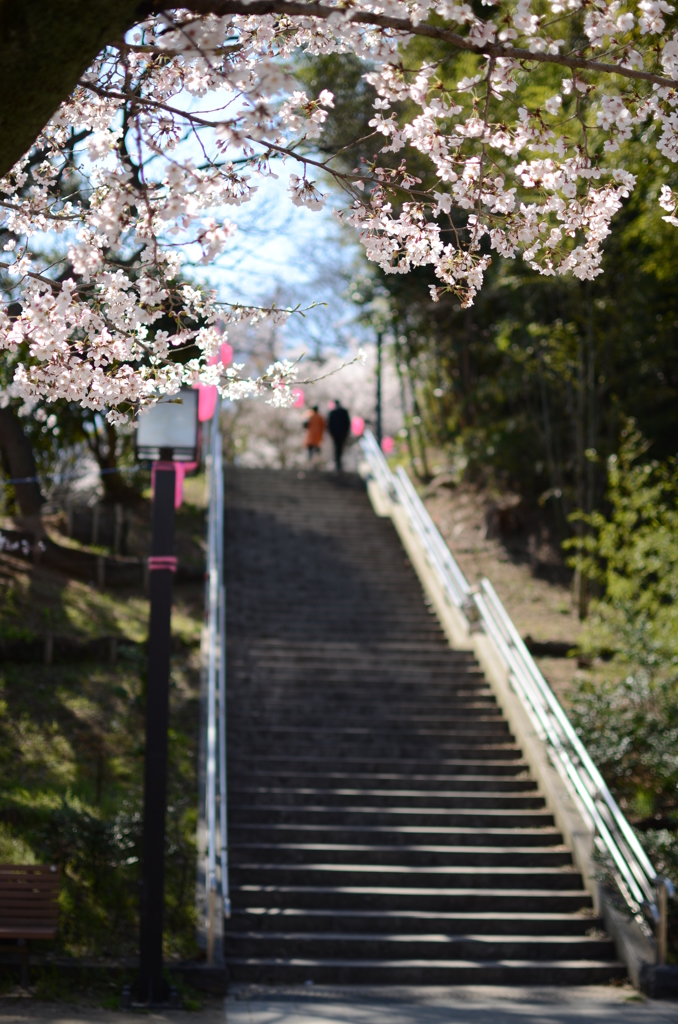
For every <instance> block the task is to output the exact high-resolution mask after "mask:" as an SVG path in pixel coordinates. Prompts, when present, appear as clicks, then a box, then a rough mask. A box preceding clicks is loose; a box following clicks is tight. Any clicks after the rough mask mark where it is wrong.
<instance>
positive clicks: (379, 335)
mask: <svg viewBox="0 0 678 1024" xmlns="http://www.w3.org/2000/svg"><path fill="white" fill-rule="evenodd" d="M383 337H384V335H383V333H382V331H381V330H380V329H379V330H378V331H377V409H376V420H377V423H376V427H377V430H376V434H377V444H378V445H379V447H380V448H381V439H382V429H381V353H382V342H383Z"/></svg>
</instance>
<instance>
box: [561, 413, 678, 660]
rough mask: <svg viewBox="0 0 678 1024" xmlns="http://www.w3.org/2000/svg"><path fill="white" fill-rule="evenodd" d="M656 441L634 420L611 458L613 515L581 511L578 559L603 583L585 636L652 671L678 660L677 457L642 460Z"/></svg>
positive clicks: (590, 646) (588, 644)
mask: <svg viewBox="0 0 678 1024" xmlns="http://www.w3.org/2000/svg"><path fill="white" fill-rule="evenodd" d="M648 447H649V445H648V444H647V442H646V441H645V440H644V439H643V437H642V434H641V433H640V431H639V430H638V429H637V427H636V426H635V424H634V423H633V421H629V423H628V424H627V427H626V429H625V430H624V431H623V436H622V439H621V445H620V449H619V454H618V455H612V456H610V458H609V460H608V489H607V503H608V505H609V513H608V514H603V513H601V512H594V513H592V514H590V515H585V514H582V513H577V514H576V515H575V516H573V519H576V520H579V521H582V522H584V523H585V524H586V525H587V527H588V532H587V534H586V535H585V536H584V537H582V538H580V539H577V540H574V541H571V542H570V543H569V546H570V547H573V548H575V549H576V550H577V554H576V555H575V557H574V558H573V563H574V564H575V565H577V566H578V567H579V568H580V570H581V571H582V572H583V573H585V574H586V576H587V577H588V578H589V579H591V580H594V581H596V583H597V584H598V585H599V586H601V587H602V589H603V593H604V599H603V600H601V601H596V602H594V604H593V606H592V617H591V622H590V625H589V628H588V630H587V631H586V634H585V637H584V641H583V644H584V649H585V650H586V651H587V652H588V653H591V654H593V655H596V654H599V653H601V652H610V653H613V654H614V655H615V656H616V657H617V658H618V659H623V660H624V661H626V662H628V663H629V664H630V665H633V666H640V667H641V668H643V669H645V670H647V671H648V672H656V671H657V670H659V669H660V667H661V668H663V669H666V668H667V667H669V666H674V665H678V461H677V460H676V459H675V458H671V459H668V460H667V461H665V462H663V463H660V462H658V461H657V460H651V461H645V462H641V461H639V460H640V459H641V457H642V456H643V455H644V454H645V452H646V451H647V449H648Z"/></svg>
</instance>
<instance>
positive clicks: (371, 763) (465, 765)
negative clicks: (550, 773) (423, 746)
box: [228, 747, 526, 778]
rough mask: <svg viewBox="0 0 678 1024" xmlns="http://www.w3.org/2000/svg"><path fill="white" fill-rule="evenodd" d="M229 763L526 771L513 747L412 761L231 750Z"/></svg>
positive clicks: (425, 771)
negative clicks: (491, 753) (492, 754)
mask: <svg viewBox="0 0 678 1024" xmlns="http://www.w3.org/2000/svg"><path fill="white" fill-rule="evenodd" d="M228 757H229V764H230V765H232V766H233V771H234V772H237V771H239V772H243V771H245V772H246V771H247V770H248V769H249V768H252V769H254V770H261V771H263V770H265V769H266V768H270V769H271V771H276V772H277V771H281V770H285V769H286V768H301V769H303V770H304V771H307V772H313V771H314V769H317V770H318V772H319V774H320V775H322V774H325V773H327V772H335V771H336V772H342V771H344V772H346V771H351V772H353V771H357V772H369V773H376V774H383V773H384V772H386V773H388V772H389V771H394V770H395V771H398V772H400V773H403V772H406V771H411V772H412V773H413V775H415V774H416V775H417V776H420V775H426V777H428V778H431V777H433V776H435V775H436V774H438V773H439V772H445V771H454V773H455V774H459V775H462V776H463V775H465V774H469V775H483V774H487V775H488V776H490V775H502V776H504V777H505V778H515V777H516V776H521V777H522V776H524V774H525V771H526V766H525V763H524V762H523V761H522V760H521V759H520V758H519V757H516V751H515V748H513V747H512V748H510V750H509V752H508V756H507V757H505V758H501V759H499V758H497V759H494V760H493V759H492V758H483V759H478V758H441V759H440V760H430V759H429V760H421V759H416V758H379V759H376V758H369V757H342V758H336V757H331V756H330V757H328V756H324V757H320V758H316V757H305V756H303V755H302V756H299V754H298V752H290V753H289V755H287V756H283V757H281V756H275V755H272V754H260V753H257V754H256V755H253V754H251V753H247V752H243V753H236V752H235V751H233V750H232V749H231V748H229V752H228Z"/></svg>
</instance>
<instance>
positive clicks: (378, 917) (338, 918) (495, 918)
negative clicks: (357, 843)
mask: <svg viewBox="0 0 678 1024" xmlns="http://www.w3.org/2000/svg"><path fill="white" fill-rule="evenodd" d="M227 927H228V928H229V929H233V930H235V931H248V932H252V931H257V932H262V933H263V932H269V931H272V932H280V931H283V930H289V931H290V932H301V933H304V934H308V933H310V932H316V931H319V932H330V931H332V932H344V931H347V932H356V933H359V934H361V935H365V934H372V933H373V932H379V933H382V934H386V935H422V934H424V935H428V934H431V933H433V934H440V933H442V934H445V935H459V934H472V935H515V934H517V933H518V932H520V933H521V934H522V935H527V936H539V935H551V936H562V935H572V936H577V935H578V936H586V935H587V934H601V933H602V931H603V923H602V921H601V919H600V918H598V917H595V915H593V914H591V913H590V912H587V913H570V914H568V913H563V914H559V913H529V912H526V911H517V912H515V913H511V912H504V913H502V912H499V911H496V910H493V911H490V912H487V913H482V912H481V913H464V912H462V911H459V912H456V913H455V912H451V913H446V912H444V911H425V910H355V909H348V910H337V909H335V910H322V909H320V910H316V909H313V908H310V907H308V908H300V907H236V908H234V910H233V915H232V917H231V919H230V922H229V924H228V926H227Z"/></svg>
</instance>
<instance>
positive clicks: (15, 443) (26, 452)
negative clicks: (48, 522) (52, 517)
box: [0, 406, 42, 523]
mask: <svg viewBox="0 0 678 1024" xmlns="http://www.w3.org/2000/svg"><path fill="white" fill-rule="evenodd" d="M0 448H1V449H2V455H3V462H4V464H5V466H6V467H7V470H8V472H9V474H10V479H12V480H23V481H25V482H24V483H16V484H14V491H15V493H16V500H17V503H18V505H19V509H20V511H21V515H22V517H23V518H24V519H26V520H29V521H33V520H37V522H38V523H39V521H40V510H41V507H42V495H41V494H40V484H39V483H38V479H37V470H36V466H35V458H34V456H33V448H32V446H31V442H30V441H29V440H28V438H27V437H26V435H25V434H24V431H23V427H22V426H21V420H20V419H19V417H18V416H17V414H16V413H15V411H14V410H13V409H11V408H10V407H9V406H7V407H6V408H5V409H0Z"/></svg>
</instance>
